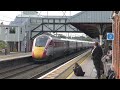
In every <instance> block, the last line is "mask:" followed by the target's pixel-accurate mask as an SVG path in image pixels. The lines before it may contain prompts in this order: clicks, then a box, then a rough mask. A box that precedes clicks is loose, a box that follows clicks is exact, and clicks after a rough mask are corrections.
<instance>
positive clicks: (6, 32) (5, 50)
mask: <svg viewBox="0 0 120 90" xmlns="http://www.w3.org/2000/svg"><path fill="white" fill-rule="evenodd" d="M5 29H6V31H5V43H6V44H5V49H4V52H5V55H7V49H6V47H7V44H8V43H7V41H8V40H7V36H8V35H7V34H8V28H5Z"/></svg>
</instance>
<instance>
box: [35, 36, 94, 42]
mask: <svg viewBox="0 0 120 90" xmlns="http://www.w3.org/2000/svg"><path fill="white" fill-rule="evenodd" d="M40 36H48V37H50V38H53V39H57V40H64V41H73V42H76V41H77V42H86V43H95V42H92V41H82V40H75V39H65V38H58V37H55V36H54V35H47V34H42V35H39V36H37V37H40ZM37 37H36V38H37Z"/></svg>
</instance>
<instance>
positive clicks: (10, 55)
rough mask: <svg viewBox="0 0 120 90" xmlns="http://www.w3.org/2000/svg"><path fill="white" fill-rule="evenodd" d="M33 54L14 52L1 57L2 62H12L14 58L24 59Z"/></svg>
mask: <svg viewBox="0 0 120 90" xmlns="http://www.w3.org/2000/svg"><path fill="white" fill-rule="evenodd" d="M31 55H32V54H31V52H27V53H23V52H20V53H19V52H12V53H10V54H8V55H0V61H5V60H11V59H14V58H22V57H28V56H31Z"/></svg>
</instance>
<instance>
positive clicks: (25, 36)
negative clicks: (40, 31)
mask: <svg viewBox="0 0 120 90" xmlns="http://www.w3.org/2000/svg"><path fill="white" fill-rule="evenodd" d="M26 36H27V31H25V53H26V51H27V48H26V45H27V38H26Z"/></svg>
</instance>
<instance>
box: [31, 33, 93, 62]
mask: <svg viewBox="0 0 120 90" xmlns="http://www.w3.org/2000/svg"><path fill="white" fill-rule="evenodd" d="M93 43H94V42H89V41H80V40H71V39H60V38H56V37H52V36H49V35H44V34H43V35H40V36H37V37H36V38H35V39H34V41H33V47H32V57H33V59H34V60H35V61H43V60H46V61H47V60H48V61H49V60H51V59H54V58H57V57H60V56H63V55H66V54H70V53H73V52H77V51H80V50H82V49H86V48H91V47H93Z"/></svg>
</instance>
